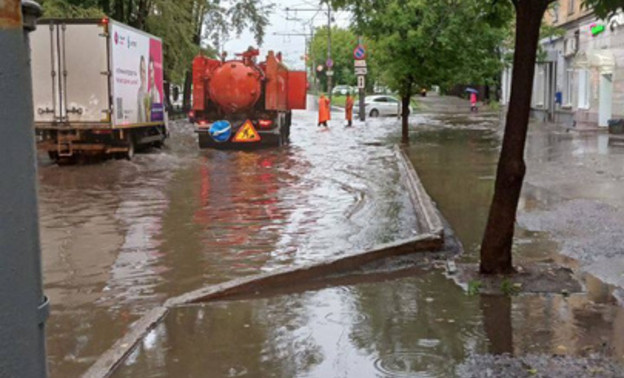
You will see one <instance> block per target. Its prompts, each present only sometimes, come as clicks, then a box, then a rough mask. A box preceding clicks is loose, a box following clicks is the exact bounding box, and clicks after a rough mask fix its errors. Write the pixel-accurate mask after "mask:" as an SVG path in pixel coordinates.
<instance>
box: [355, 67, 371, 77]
mask: <svg viewBox="0 0 624 378" xmlns="http://www.w3.org/2000/svg"><path fill="white" fill-rule="evenodd" d="M367 73H368V71H367V69H366V67H355V74H356V75H366V74H367Z"/></svg>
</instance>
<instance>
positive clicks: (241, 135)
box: [232, 120, 260, 142]
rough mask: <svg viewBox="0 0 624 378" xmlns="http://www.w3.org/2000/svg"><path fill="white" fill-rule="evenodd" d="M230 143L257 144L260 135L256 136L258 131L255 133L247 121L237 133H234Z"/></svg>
mask: <svg viewBox="0 0 624 378" xmlns="http://www.w3.org/2000/svg"><path fill="white" fill-rule="evenodd" d="M232 141H234V142H259V141H260V134H258V131H256V129H255V128H254V127H253V125H252V124H251V121H250V120H247V121H245V123H244V124H243V126H242V127H241V128H240V129H238V132H236V135H234V139H232Z"/></svg>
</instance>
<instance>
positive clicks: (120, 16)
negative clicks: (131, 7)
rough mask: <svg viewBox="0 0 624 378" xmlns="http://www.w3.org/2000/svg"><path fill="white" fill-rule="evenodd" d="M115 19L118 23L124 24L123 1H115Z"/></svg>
mask: <svg viewBox="0 0 624 378" xmlns="http://www.w3.org/2000/svg"><path fill="white" fill-rule="evenodd" d="M114 12H115V13H114V14H113V18H114V19H115V20H117V21H120V22H124V21H125V18H124V3H123V0H115V10H114Z"/></svg>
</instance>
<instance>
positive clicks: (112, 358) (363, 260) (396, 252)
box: [83, 146, 444, 378]
mask: <svg viewBox="0 0 624 378" xmlns="http://www.w3.org/2000/svg"><path fill="white" fill-rule="evenodd" d="M395 154H396V157H397V161H398V164H399V168H400V171H401V172H402V173H403V175H402V176H403V181H404V184H405V186H406V189H407V191H408V194H409V197H410V200H411V202H412V204H413V205H414V208H415V209H418V210H419V211H420V214H422V215H423V219H422V220H421V222H422V224H421V226H422V228H423V230H424V233H422V234H421V235H419V236H416V237H413V238H409V239H403V240H399V241H396V242H393V243H387V244H383V245H380V246H378V247H376V248H375V249H372V250H367V251H363V252H359V253H355V254H351V255H348V256H343V257H339V258H334V259H331V260H328V261H324V262H320V263H312V264H306V265H302V266H296V267H289V268H284V269H278V270H276V271H273V272H270V273H261V274H257V275H253V276H249V277H243V278H239V279H234V280H231V281H228V282H224V283H221V284H216V285H211V286H207V287H203V288H200V289H198V290H195V291H192V292H189V293H186V294H183V295H180V296H178V297H173V298H169V299H168V300H167V301H166V302H165V303H164V305H163V306H160V307H157V308H155V309H153V310H151V311H150V312H148V313H147V314H146V315H145V316H143V317H142V318H141V319H139V320H138V321H137V322H136V323H135V324H134V325H133V327H132V329H131V330H130V331H129V332H128V333H127V334H126V335H125V336H124V337H123V338H122V339H120V340H118V341H117V342H116V343H115V344H114V345H113V346H112V347H111V348H110V349H109V350H108V351H106V352H105V353H104V354H103V355H102V356H100V358H98V360H97V361H96V362H95V364H93V365H92V366H91V367H90V368H89V370H88V371H87V372H86V373H85V374H84V375H83V377H85V378H96V377H98V378H99V377H108V376H110V375H111V374H112V373H113V371H114V370H115V368H116V367H117V366H118V365H119V364H120V363H121V361H122V360H123V359H124V358H125V357H126V356H127V355H128V354H130V352H131V351H132V350H133V349H134V347H135V346H136V345H137V344H138V343H139V342H140V341H141V339H142V338H143V337H145V335H147V333H148V332H149V331H150V330H152V329H153V328H154V327H155V326H156V325H157V324H158V323H159V322H160V321H161V320H162V319H163V318H164V317H165V316H166V315H167V312H168V311H169V309H170V308H173V307H176V306H182V305H189V304H196V303H201V302H207V301H213V300H224V299H229V298H233V297H241V296H246V295H247V296H249V295H260V294H262V293H268V292H271V291H274V290H276V289H279V288H280V287H283V286H285V285H289V286H292V285H293V283H297V284H302V283H305V282H309V283H312V282H318V281H320V280H322V279H323V278H324V277H328V276H331V275H335V274H339V273H346V272H349V271H353V270H355V269H357V268H359V267H361V266H363V265H365V264H368V263H371V262H375V261H379V260H382V259H385V258H388V257H393V256H401V255H409V254H412V253H416V252H425V251H437V250H440V249H442V248H443V247H444V227H443V223H442V220H441V219H440V216H439V215H438V212H437V210H436V208H435V205H434V204H433V202H432V201H431V198H430V197H429V195H428V194H427V193H426V191H425V189H424V187H423V186H422V183H421V182H420V179H419V178H418V175H417V174H416V170H415V169H414V167H413V165H412V163H411V162H410V161H409V159H408V158H407V155H406V154H405V152H404V151H403V150H402V149H401V148H400V147H398V146H395Z"/></svg>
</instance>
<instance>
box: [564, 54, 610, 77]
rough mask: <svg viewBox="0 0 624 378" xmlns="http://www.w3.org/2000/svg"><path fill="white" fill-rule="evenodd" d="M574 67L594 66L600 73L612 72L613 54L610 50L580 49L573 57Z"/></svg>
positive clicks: (586, 67) (587, 67) (589, 67)
mask: <svg viewBox="0 0 624 378" xmlns="http://www.w3.org/2000/svg"><path fill="white" fill-rule="evenodd" d="M573 65H574V68H581V69H591V68H596V69H598V71H599V72H600V73H601V74H612V73H613V71H615V55H614V54H613V51H612V50H608V49H605V50H589V51H582V52H579V53H578V54H577V55H576V58H575V59H574V63H573Z"/></svg>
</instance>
